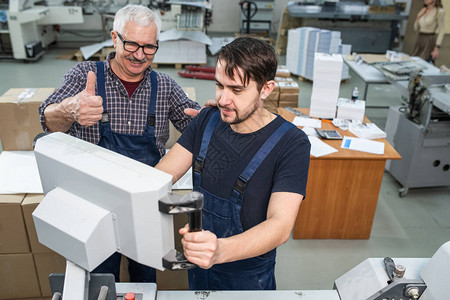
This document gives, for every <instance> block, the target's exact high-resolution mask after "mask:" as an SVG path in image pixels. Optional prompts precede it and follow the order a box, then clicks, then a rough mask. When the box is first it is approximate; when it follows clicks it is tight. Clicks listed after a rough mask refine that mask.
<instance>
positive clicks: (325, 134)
mask: <svg viewBox="0 0 450 300" xmlns="http://www.w3.org/2000/svg"><path fill="white" fill-rule="evenodd" d="M314 129H315V130H316V132H317V134H318V135H319V136H320V137H321V138H323V139H327V140H342V136H341V135H340V134H339V132H337V131H336V130H323V129H317V128H314Z"/></svg>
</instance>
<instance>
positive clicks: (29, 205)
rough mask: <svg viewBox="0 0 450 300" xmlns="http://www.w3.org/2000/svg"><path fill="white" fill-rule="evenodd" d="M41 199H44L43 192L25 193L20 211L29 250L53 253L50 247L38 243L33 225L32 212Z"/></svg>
mask: <svg viewBox="0 0 450 300" xmlns="http://www.w3.org/2000/svg"><path fill="white" fill-rule="evenodd" d="M42 199H44V195H43V194H27V195H26V196H25V198H24V199H23V201H22V213H23V218H24V220H25V226H26V229H27V234H28V241H29V242H30V247H31V252H33V253H54V252H53V251H52V250H51V249H49V248H47V247H45V246H44V245H42V244H41V243H39V239H38V236H37V233H36V227H35V226H34V221H33V216H32V214H33V211H34V210H35V209H36V207H37V206H38V205H39V203H41V201H42Z"/></svg>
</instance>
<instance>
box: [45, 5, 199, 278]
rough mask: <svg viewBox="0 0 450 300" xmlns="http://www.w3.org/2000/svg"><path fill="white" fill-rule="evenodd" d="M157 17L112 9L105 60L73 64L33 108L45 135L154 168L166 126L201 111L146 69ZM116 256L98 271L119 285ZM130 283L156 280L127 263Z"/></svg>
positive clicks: (181, 124) (141, 9) (142, 10)
mask: <svg viewBox="0 0 450 300" xmlns="http://www.w3.org/2000/svg"><path fill="white" fill-rule="evenodd" d="M160 28H161V21H160V19H159V17H158V16H157V15H156V14H155V13H154V12H153V11H151V10H150V9H149V8H147V7H145V6H141V5H127V6H125V7H123V8H121V9H120V10H119V11H117V13H116V15H115V19H114V25H113V31H111V37H112V40H113V42H114V48H115V52H113V53H111V54H109V55H108V57H107V58H106V60H105V61H103V62H91V61H85V62H81V63H79V64H77V65H76V66H75V67H73V68H72V69H71V70H70V71H69V72H68V73H67V74H66V75H65V76H64V79H63V83H62V85H61V86H60V87H59V88H58V89H57V90H56V91H55V92H54V93H53V94H52V95H50V97H49V98H48V99H47V100H45V101H44V102H43V103H42V105H41V106H40V107H39V113H40V119H41V123H42V126H43V129H44V131H46V132H55V131H61V132H67V133H68V134H70V135H73V136H76V137H78V138H81V139H83V140H86V141H88V142H91V143H94V144H97V145H100V146H102V147H105V148H107V149H110V150H112V151H115V152H118V153H120V154H123V155H125V156H128V157H130V158H133V159H136V160H138V161H140V162H143V163H145V164H148V165H150V166H155V165H156V164H157V163H158V162H159V160H160V158H161V157H162V156H163V155H164V154H165V144H166V142H167V140H168V138H169V121H171V122H172V123H173V125H174V126H175V128H176V129H178V130H179V131H180V132H182V131H183V130H184V129H185V127H186V126H187V124H188V123H189V122H190V121H191V119H192V117H190V116H188V115H186V114H185V113H184V110H185V109H192V111H194V112H195V111H196V110H199V109H200V106H199V105H198V104H197V103H196V102H193V101H191V100H190V99H188V97H187V96H186V94H185V93H184V91H183V90H182V89H181V87H180V86H179V85H178V84H177V83H176V82H175V81H174V80H173V79H171V78H170V77H168V76H167V75H165V74H162V73H158V72H155V71H153V70H152V68H151V63H152V61H153V58H154V55H155V53H156V52H157V51H158V39H159V33H160ZM120 260H121V254H119V253H115V254H113V255H112V256H111V257H110V258H108V259H107V260H106V261H105V262H104V263H102V264H101V265H100V266H99V267H97V268H96V269H95V270H94V272H96V273H113V274H114V276H115V279H116V281H119V278H120V276H119V271H120ZM128 269H129V273H130V280H131V281H132V282H156V271H155V270H154V269H153V268H150V267H147V266H144V265H142V264H139V263H137V262H135V261H133V260H131V259H129V268H128Z"/></svg>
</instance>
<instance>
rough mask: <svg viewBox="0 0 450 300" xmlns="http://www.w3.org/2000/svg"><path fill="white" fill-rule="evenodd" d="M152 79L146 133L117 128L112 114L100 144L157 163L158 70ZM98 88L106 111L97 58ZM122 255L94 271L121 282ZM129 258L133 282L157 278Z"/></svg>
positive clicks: (103, 127) (101, 67)
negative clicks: (112, 126) (111, 119)
mask: <svg viewBox="0 0 450 300" xmlns="http://www.w3.org/2000/svg"><path fill="white" fill-rule="evenodd" d="M150 80H151V93H150V102H149V105H148V114H147V126H146V127H145V130H144V133H143V134H142V135H132V134H120V133H116V132H113V131H112V130H111V124H110V122H109V117H106V118H102V120H100V122H99V127H100V141H99V143H98V145H99V146H102V147H104V148H106V149H109V150H112V151H114V152H117V153H120V154H122V155H125V156H127V157H130V158H133V159H135V160H137V161H140V162H142V163H145V164H147V165H150V166H152V167H154V166H155V165H156V164H157V163H158V162H159V160H160V159H161V155H160V153H159V150H158V148H157V147H156V137H155V108H156V94H157V90H158V81H157V78H156V73H155V72H154V71H152V72H151V73H150ZM97 89H98V95H99V96H101V97H102V99H103V110H104V111H103V114H104V115H105V113H107V109H106V90H105V71H104V64H103V62H97ZM121 256H122V255H121V254H120V253H117V252H116V253H114V254H113V255H112V256H110V257H109V258H108V259H107V260H106V261H104V262H103V263H102V264H101V265H100V266H98V267H97V268H96V269H95V270H94V271H93V272H94V273H113V274H114V276H115V278H116V281H117V282H118V281H119V270H120V259H121ZM128 261H129V265H128V270H129V272H130V280H131V282H156V271H155V269H153V268H150V267H147V266H144V265H142V264H140V263H137V262H135V261H133V260H131V259H129V260H128Z"/></svg>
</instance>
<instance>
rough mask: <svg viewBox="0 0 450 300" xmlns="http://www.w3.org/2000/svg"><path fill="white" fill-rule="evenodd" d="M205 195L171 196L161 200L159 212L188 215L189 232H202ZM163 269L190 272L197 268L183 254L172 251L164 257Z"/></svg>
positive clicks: (195, 193)
mask: <svg viewBox="0 0 450 300" xmlns="http://www.w3.org/2000/svg"><path fill="white" fill-rule="evenodd" d="M202 208H203V194H202V193H199V192H191V193H189V194H186V195H182V196H181V195H174V194H169V195H168V197H167V198H165V199H162V200H159V211H160V212H162V213H165V214H169V215H177V214H187V215H188V222H189V231H190V232H195V231H202ZM163 267H164V268H166V269H169V270H188V269H193V268H195V267H197V265H196V264H193V263H191V262H189V261H188V260H187V259H186V257H184V254H183V253H180V252H178V251H176V250H175V249H172V250H170V251H169V252H168V253H167V254H166V255H165V256H164V257H163Z"/></svg>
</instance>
